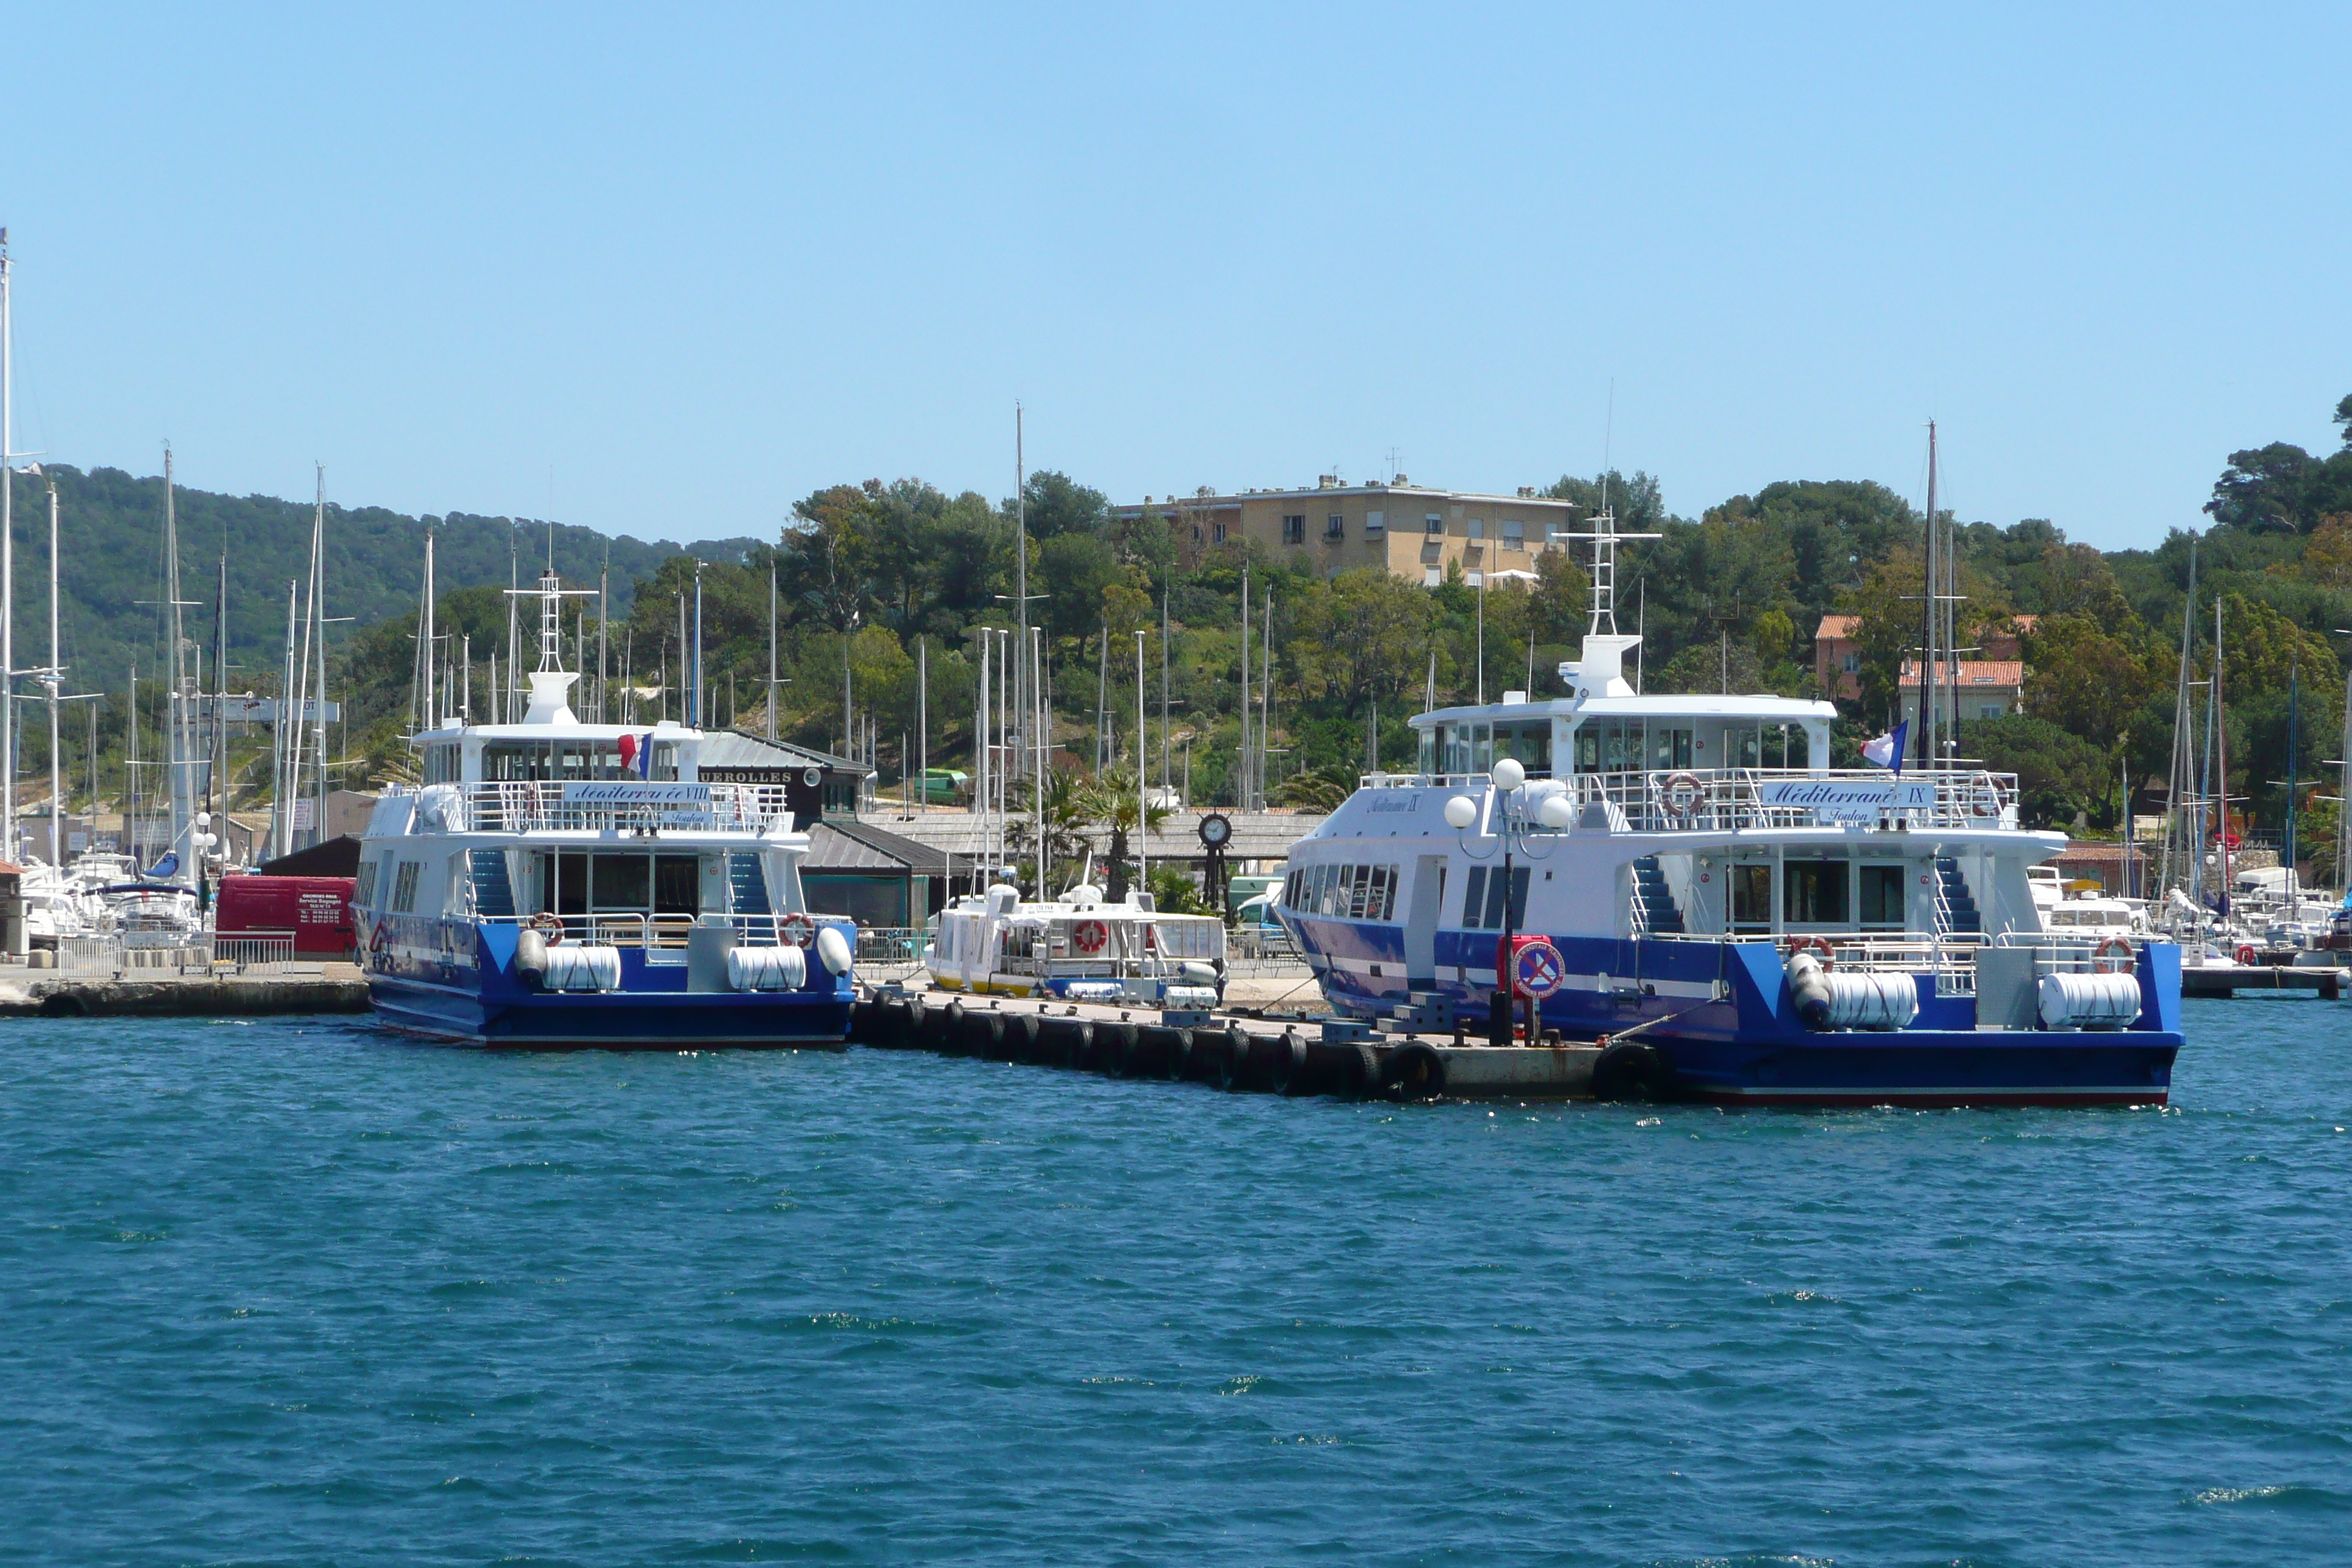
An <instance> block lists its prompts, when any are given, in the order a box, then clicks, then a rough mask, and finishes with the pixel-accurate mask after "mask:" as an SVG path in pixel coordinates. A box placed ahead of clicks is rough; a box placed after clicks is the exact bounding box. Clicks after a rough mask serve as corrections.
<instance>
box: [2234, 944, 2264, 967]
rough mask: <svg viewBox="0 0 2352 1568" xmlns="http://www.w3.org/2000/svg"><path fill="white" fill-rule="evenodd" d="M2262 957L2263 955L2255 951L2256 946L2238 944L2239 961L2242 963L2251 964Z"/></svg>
mask: <svg viewBox="0 0 2352 1568" xmlns="http://www.w3.org/2000/svg"><path fill="white" fill-rule="evenodd" d="M2261 956H2262V955H2261V954H2260V953H2258V952H2255V951H2254V944H2253V943H2252V942H2240V943H2239V944H2238V952H2237V960H2238V962H2239V963H2247V964H2251V963H2253V962H2254V960H2255V959H2257V958H2259V957H2261Z"/></svg>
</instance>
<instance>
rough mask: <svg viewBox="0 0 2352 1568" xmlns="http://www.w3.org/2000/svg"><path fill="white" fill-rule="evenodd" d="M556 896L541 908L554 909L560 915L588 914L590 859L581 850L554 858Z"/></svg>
mask: <svg viewBox="0 0 2352 1568" xmlns="http://www.w3.org/2000/svg"><path fill="white" fill-rule="evenodd" d="M554 864H555V889H554V893H555V896H554V897H553V898H551V899H549V900H546V901H545V902H543V903H542V904H541V906H540V907H541V908H542V909H552V910H554V911H555V912H556V913H557V914H559V915H584V914H586V913H587V912H588V857H587V855H586V854H585V853H583V852H582V851H580V850H576V849H575V850H571V851H568V852H566V853H564V854H562V855H558V856H556V857H555V858H554Z"/></svg>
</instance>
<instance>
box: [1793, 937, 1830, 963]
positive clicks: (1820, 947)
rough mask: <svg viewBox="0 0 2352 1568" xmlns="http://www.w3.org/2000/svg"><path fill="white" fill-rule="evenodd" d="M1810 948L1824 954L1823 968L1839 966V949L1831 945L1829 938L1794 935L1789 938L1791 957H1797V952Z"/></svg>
mask: <svg viewBox="0 0 2352 1568" xmlns="http://www.w3.org/2000/svg"><path fill="white" fill-rule="evenodd" d="M1808 948H1810V949H1811V950H1812V951H1813V952H1818V953H1820V954H1821V955H1822V969H1824V970H1830V969H1835V968H1836V967H1837V949H1836V948H1834V947H1832V946H1831V945H1830V939H1829V938H1827V937H1825V936H1792V937H1790V939H1789V956H1790V958H1794V957H1796V956H1797V954H1799V953H1801V952H1804V951H1806V950H1807V949H1808Z"/></svg>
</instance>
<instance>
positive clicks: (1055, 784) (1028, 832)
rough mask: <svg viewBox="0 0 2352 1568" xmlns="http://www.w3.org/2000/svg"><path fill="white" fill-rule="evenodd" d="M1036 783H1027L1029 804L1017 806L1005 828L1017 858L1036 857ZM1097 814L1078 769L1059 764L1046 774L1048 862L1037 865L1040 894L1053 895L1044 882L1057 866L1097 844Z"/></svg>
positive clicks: (1042, 895) (1041, 895)
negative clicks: (1093, 828) (1093, 831)
mask: <svg viewBox="0 0 2352 1568" xmlns="http://www.w3.org/2000/svg"><path fill="white" fill-rule="evenodd" d="M1035 787H1036V786H1035V785H1034V783H1024V789H1023V791H1022V794H1024V795H1027V796H1028V804H1025V805H1020V806H1018V807H1015V808H1014V811H1013V820H1012V821H1011V822H1010V823H1009V824H1007V826H1006V829H1005V843H1006V846H1007V847H1009V848H1010V849H1011V850H1012V851H1013V858H1015V859H1016V860H1017V859H1019V858H1021V857H1022V856H1024V855H1026V856H1028V857H1029V858H1031V859H1032V860H1033V861H1034V859H1035V858H1036V848H1035V845H1034V839H1035V838H1036V837H1037V807H1036V797H1035V795H1034V793H1032V792H1034V789H1035ZM1094 821H1095V814H1094V807H1093V805H1092V800H1091V795H1090V792H1089V786H1088V785H1087V782H1086V781H1085V780H1084V779H1082V778H1080V777H1079V776H1078V775H1077V774H1076V773H1073V772H1071V771H1069V770H1068V769H1066V768H1056V769H1055V770H1054V771H1053V772H1052V773H1048V774H1046V776H1045V865H1043V866H1040V867H1038V868H1037V896H1038V897H1039V898H1041V899H1050V898H1052V897H1053V896H1054V890H1053V889H1051V888H1049V887H1047V886H1046V885H1045V880H1046V876H1047V874H1048V873H1050V871H1051V870H1052V868H1054V867H1055V866H1060V865H1066V864H1067V863H1069V862H1071V861H1073V860H1080V859H1083V858H1085V857H1086V856H1087V853H1088V852H1089V851H1091V850H1092V849H1093V848H1094V847H1095V846H1094V835H1093V834H1092V833H1090V832H1089V831H1088V829H1089V828H1091V827H1092V826H1094Z"/></svg>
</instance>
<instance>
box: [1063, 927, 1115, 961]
mask: <svg viewBox="0 0 2352 1568" xmlns="http://www.w3.org/2000/svg"><path fill="white" fill-rule="evenodd" d="M1108 941H1110V928H1109V927H1108V926H1107V925H1105V924H1103V923H1102V921H1079V922H1078V923H1077V924H1076V925H1074V926H1072V927H1071V928H1070V945H1072V946H1073V947H1075V948H1076V949H1077V950H1078V951H1079V952H1083V953H1088V954H1092V953H1097V952H1101V951H1102V950H1103V944H1104V943H1105V942H1108Z"/></svg>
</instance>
